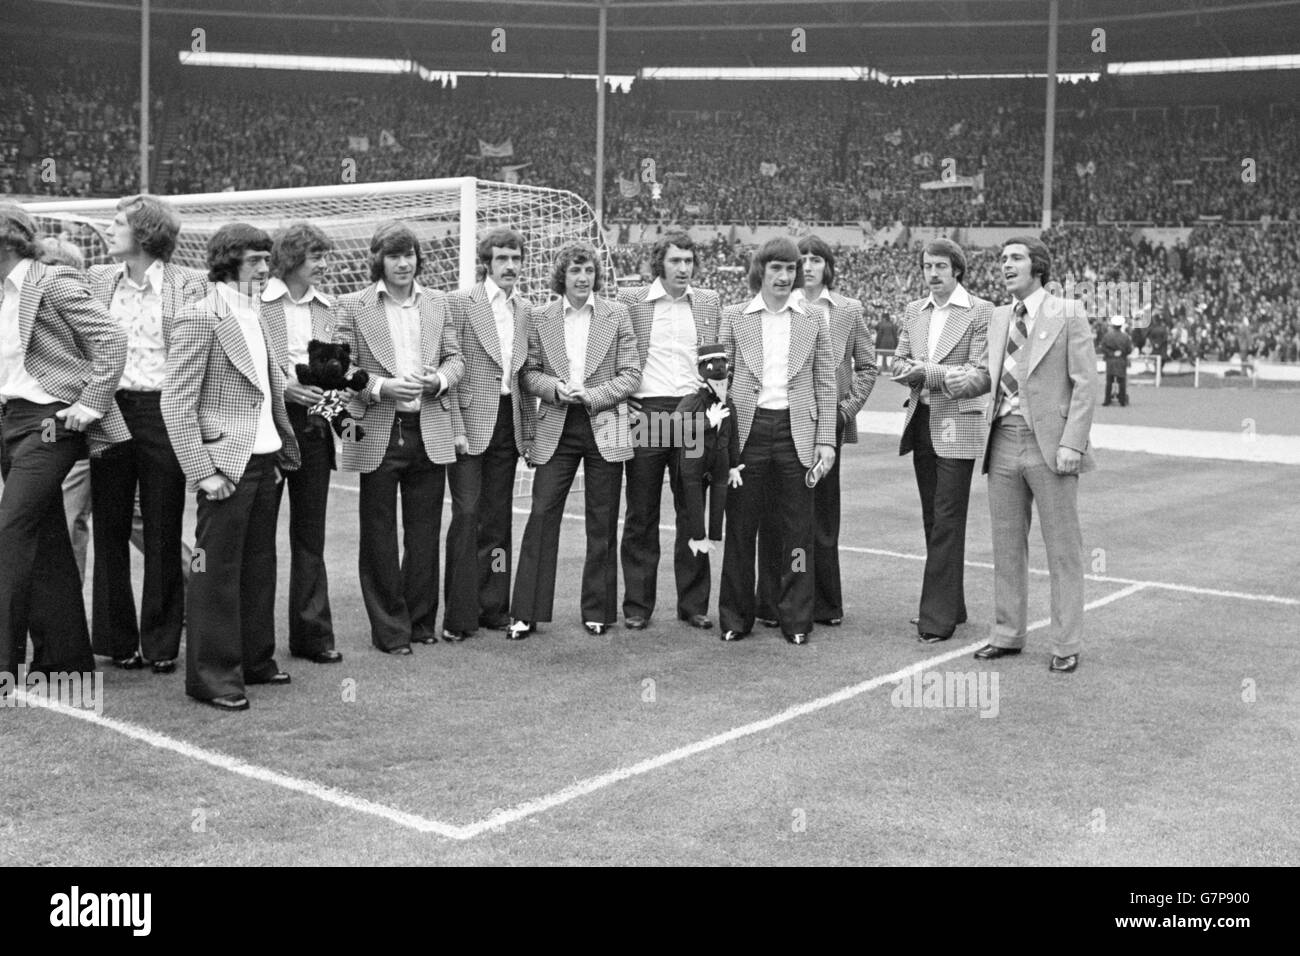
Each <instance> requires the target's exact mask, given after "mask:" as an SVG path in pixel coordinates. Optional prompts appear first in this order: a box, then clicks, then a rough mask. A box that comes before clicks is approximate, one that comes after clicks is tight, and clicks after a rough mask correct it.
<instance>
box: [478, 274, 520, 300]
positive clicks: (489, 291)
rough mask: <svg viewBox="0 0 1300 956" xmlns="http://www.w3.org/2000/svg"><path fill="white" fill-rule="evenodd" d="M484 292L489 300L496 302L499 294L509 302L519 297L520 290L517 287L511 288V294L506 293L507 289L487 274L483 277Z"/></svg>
mask: <svg viewBox="0 0 1300 956" xmlns="http://www.w3.org/2000/svg"><path fill="white" fill-rule="evenodd" d="M483 294H484V295H486V296H487V300H488V302H490V303H491V302H495V301H496V299H497V296H501V297H502V298H504V299H505V300H506V302H507V304H508V303H510V302H511V301H512V300H514V299H516V298H518V297H519V291H518V290H517V289H512V290H510V294H509V295H506V290H505V289H503V288H501V286H499V285H497V284H496V281H495V280H494V279H493V278H492V277H491V276H487V277H485V278H484V279H483Z"/></svg>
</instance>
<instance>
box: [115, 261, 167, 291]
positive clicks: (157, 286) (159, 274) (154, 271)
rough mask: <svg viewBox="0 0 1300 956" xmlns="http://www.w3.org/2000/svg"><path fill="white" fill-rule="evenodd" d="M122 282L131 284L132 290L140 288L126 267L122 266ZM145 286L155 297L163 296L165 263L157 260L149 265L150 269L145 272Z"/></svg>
mask: <svg viewBox="0 0 1300 956" xmlns="http://www.w3.org/2000/svg"><path fill="white" fill-rule="evenodd" d="M122 280H123V281H124V282H126V283H128V284H129V287H130V288H133V289H138V288H140V286H138V285H136V284H135V281H134V280H133V279H132V278H131V274H130V273H129V272H128V271H127V268H126V265H125V264H123V266H122ZM144 284H145V286H147V287H148V289H149V291H150V292H152V293H153V294H154V295H162V285H163V261H162V260H161V259H155V260H154V261H153V262H151V263H149V267H148V268H147V269H145V270H144Z"/></svg>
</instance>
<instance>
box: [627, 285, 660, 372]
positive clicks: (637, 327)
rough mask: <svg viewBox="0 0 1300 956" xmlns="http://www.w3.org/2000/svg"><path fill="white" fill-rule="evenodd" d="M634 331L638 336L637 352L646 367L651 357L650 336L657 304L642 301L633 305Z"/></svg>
mask: <svg viewBox="0 0 1300 956" xmlns="http://www.w3.org/2000/svg"><path fill="white" fill-rule="evenodd" d="M630 311H631V313H632V331H633V332H634V333H635V334H636V345H637V351H638V352H640V353H641V356H640V357H641V365H642V366H643V367H644V366H645V363H646V360H647V359H648V358H649V356H650V334H651V332H653V331H654V324H655V304H654V303H653V302H647V301H646V300H645V299H642V300H641V301H640V302H634V303H632V308H631V310H630Z"/></svg>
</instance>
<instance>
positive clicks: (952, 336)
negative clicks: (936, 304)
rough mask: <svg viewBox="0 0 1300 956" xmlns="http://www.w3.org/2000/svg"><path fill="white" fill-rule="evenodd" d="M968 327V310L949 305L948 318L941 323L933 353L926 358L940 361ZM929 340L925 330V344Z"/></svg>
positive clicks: (931, 360)
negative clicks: (941, 328)
mask: <svg viewBox="0 0 1300 956" xmlns="http://www.w3.org/2000/svg"><path fill="white" fill-rule="evenodd" d="M968 328H970V310H969V309H965V308H962V307H961V306H956V305H954V306H951V307H950V308H949V309H948V318H947V320H946V321H945V322H944V323H943V331H942V332H940V333H939V341H937V342H935V343H934V354H933V355H931V356H930V357H929V359H928V361H930V362H942V361H943V360H944V358H945V357H947V355H948V353H949V352H951V351H952V347H953V346H954V345H956V344H957V343H958V342H960V341H961V337H962V336H963V335H965V334H966V330H967V329H968ZM929 341H930V338H929V331H928V330H927V332H926V344H927V345H928V344H929Z"/></svg>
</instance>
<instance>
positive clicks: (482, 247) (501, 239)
mask: <svg viewBox="0 0 1300 956" xmlns="http://www.w3.org/2000/svg"><path fill="white" fill-rule="evenodd" d="M495 248H500V249H518V250H519V254H520V255H521V256H522V255H523V254H524V252H525V248H524V237H523V236H522V235H521V234H520V233H519V232H518V230H515V229H511V228H510V227H509V226H498V227H497V228H496V229H493V230H492V231H491V232H488V233H485V234H484V236H483V238H482V239H480V240H479V241H478V264H479V268H480V269H482V270H483V275H484V276H486V275H488V274H489V273H491V271H492V250H493V249H495ZM480 278H481V277H480Z"/></svg>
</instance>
